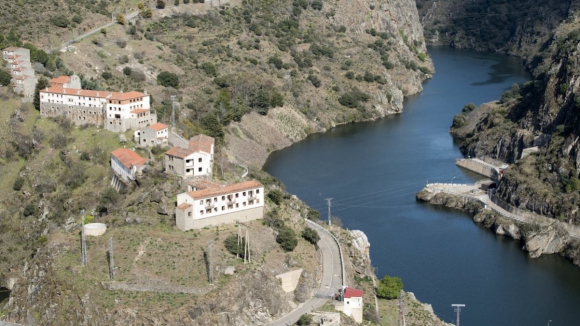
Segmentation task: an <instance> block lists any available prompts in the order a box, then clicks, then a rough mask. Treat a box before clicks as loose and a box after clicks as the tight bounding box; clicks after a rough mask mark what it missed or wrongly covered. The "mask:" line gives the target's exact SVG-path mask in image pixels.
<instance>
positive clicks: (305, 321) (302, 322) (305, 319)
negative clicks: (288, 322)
mask: <svg viewBox="0 0 580 326" xmlns="http://www.w3.org/2000/svg"><path fill="white" fill-rule="evenodd" d="M310 324H312V316H310V315H308V314H304V315H302V316H300V319H298V321H297V322H296V325H298V326H310Z"/></svg>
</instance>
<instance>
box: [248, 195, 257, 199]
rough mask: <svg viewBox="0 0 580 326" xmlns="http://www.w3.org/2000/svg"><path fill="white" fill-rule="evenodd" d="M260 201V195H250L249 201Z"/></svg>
mask: <svg viewBox="0 0 580 326" xmlns="http://www.w3.org/2000/svg"><path fill="white" fill-rule="evenodd" d="M256 199H258V195H248V200H256Z"/></svg>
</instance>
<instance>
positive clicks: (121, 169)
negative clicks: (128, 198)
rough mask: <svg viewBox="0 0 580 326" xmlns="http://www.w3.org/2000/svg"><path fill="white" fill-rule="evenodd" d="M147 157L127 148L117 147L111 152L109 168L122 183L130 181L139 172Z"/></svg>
mask: <svg viewBox="0 0 580 326" xmlns="http://www.w3.org/2000/svg"><path fill="white" fill-rule="evenodd" d="M145 163H147V159H146V158H143V157H141V156H139V154H137V153H135V152H133V151H132V150H130V149H127V148H118V149H116V150H114V151H112V152H111V168H112V169H113V172H114V174H115V176H116V177H117V178H119V179H120V180H121V181H123V182H124V183H127V184H128V183H131V182H132V181H133V180H135V177H136V176H137V175H138V174H139V173H141V171H142V170H143V168H144V167H145Z"/></svg>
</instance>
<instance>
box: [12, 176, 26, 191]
mask: <svg viewBox="0 0 580 326" xmlns="http://www.w3.org/2000/svg"><path fill="white" fill-rule="evenodd" d="M23 185H24V178H22V177H17V178H16V180H14V184H13V185H12V189H13V190H15V191H20V189H22V186H23Z"/></svg>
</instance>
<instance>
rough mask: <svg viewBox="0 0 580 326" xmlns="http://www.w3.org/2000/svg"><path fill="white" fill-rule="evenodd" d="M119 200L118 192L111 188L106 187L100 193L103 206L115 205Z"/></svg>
mask: <svg viewBox="0 0 580 326" xmlns="http://www.w3.org/2000/svg"><path fill="white" fill-rule="evenodd" d="M118 200H119V193H118V192H117V190H115V189H113V188H107V189H105V191H103V193H102V194H101V198H100V200H99V201H100V202H101V204H103V205H105V206H109V205H115V204H116V203H117V201H118Z"/></svg>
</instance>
